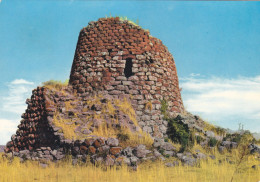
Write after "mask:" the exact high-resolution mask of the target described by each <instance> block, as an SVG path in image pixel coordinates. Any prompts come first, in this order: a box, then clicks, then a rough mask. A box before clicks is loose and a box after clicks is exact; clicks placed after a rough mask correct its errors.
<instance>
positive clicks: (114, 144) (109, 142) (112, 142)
mask: <svg viewBox="0 0 260 182" xmlns="http://www.w3.org/2000/svg"><path fill="white" fill-rule="evenodd" d="M106 143H107V145H109V146H110V147H117V146H118V144H119V141H118V139H116V138H108V139H107V141H106Z"/></svg>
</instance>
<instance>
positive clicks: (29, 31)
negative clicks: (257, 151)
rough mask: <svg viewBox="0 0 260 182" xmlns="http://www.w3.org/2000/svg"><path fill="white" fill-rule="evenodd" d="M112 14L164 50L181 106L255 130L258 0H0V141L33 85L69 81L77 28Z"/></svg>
mask: <svg viewBox="0 0 260 182" xmlns="http://www.w3.org/2000/svg"><path fill="white" fill-rule="evenodd" d="M110 14H111V15H112V16H116V15H119V16H127V17H128V18H129V19H131V20H134V21H136V20H137V19H138V20H139V24H140V26H141V27H143V28H144V29H149V30H150V33H151V35H152V36H154V37H157V38H159V39H161V40H162V41H163V43H164V44H165V45H166V46H167V47H168V49H169V51H170V52H171V53H172V54H173V56H174V58H175V62H176V65H177V71H178V75H179V79H180V85H181V87H182V90H183V91H182V97H183V100H184V104H185V107H186V108H187V110H189V111H191V112H192V113H195V114H199V115H200V116H202V117H203V118H205V119H206V120H208V121H211V122H213V123H214V124H218V125H220V126H223V127H229V128H231V129H237V128H238V123H242V124H244V127H245V128H246V129H250V130H251V131H254V132H260V44H259V42H260V34H259V32H260V21H259V19H260V2H230V1H229V2H223V1H221V2H215V1H211V2H193V1H190V2H187V1H186V2H181V1H161V2H156V1H127V2H120V1H111V2H109V1H84V0H81V1H65V0H63V1H61V0H59V1H58V0H57V1H50V0H49V1H43V0H42V1H41V0H34V1H33V0H20V1H16V0H2V1H1V3H0V69H1V71H0V135H1V136H2V138H1V139H0V144H5V142H6V141H7V140H9V138H10V136H11V134H12V133H14V132H15V130H16V127H17V125H18V123H19V121H20V115H21V114H22V112H24V110H25V108H26V105H25V104H24V102H25V99H26V98H27V97H30V94H31V89H33V88H35V87H36V86H37V85H39V84H40V83H41V82H43V81H47V80H50V79H56V80H66V79H68V78H69V73H70V67H71V64H72V60H73V56H74V51H75V48H76V43H77V38H78V34H79V31H80V30H81V29H82V28H83V27H84V26H87V24H88V22H89V21H96V20H97V19H98V18H100V17H105V16H110Z"/></svg>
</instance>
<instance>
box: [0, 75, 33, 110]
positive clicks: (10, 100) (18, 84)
mask: <svg viewBox="0 0 260 182" xmlns="http://www.w3.org/2000/svg"><path fill="white" fill-rule="evenodd" d="M7 86H8V94H7V96H4V97H3V98H2V100H3V103H2V110H3V111H7V112H12V113H17V114H22V113H23V112H24V111H25V109H26V104H25V100H26V99H27V98H28V97H30V95H31V92H32V89H33V88H34V83H33V82H30V81H26V80H24V79H16V80H14V81H12V82H10V83H9V84H8V85H7Z"/></svg>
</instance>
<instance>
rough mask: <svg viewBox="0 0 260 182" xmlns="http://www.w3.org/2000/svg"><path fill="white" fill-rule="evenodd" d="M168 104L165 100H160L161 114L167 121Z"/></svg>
mask: <svg viewBox="0 0 260 182" xmlns="http://www.w3.org/2000/svg"><path fill="white" fill-rule="evenodd" d="M167 110H168V103H167V101H166V100H165V99H162V100H161V113H162V114H163V115H164V118H165V119H167V118H168V113H167Z"/></svg>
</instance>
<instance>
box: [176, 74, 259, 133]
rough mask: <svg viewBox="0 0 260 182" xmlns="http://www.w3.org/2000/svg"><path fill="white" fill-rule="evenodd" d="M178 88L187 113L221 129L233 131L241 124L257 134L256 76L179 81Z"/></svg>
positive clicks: (257, 103) (257, 81)
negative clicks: (214, 122) (227, 128)
mask: <svg viewBox="0 0 260 182" xmlns="http://www.w3.org/2000/svg"><path fill="white" fill-rule="evenodd" d="M191 76H192V75H191ZM180 85H181V88H182V91H183V93H182V96H183V102H184V105H185V107H186V109H187V110H188V111H190V112H192V113H196V114H199V115H201V116H202V117H204V118H206V119H208V120H210V121H216V123H217V124H219V125H222V126H223V127H230V128H232V129H237V126H238V123H239V122H241V123H243V124H244V125H245V127H247V129H250V130H252V131H256V132H260V76H257V77H250V78H249V77H239V78H236V79H225V78H217V77H212V78H208V79H205V78H199V77H196V78H195V77H194V75H193V76H192V77H189V78H182V79H180ZM234 127H236V128H234Z"/></svg>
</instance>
